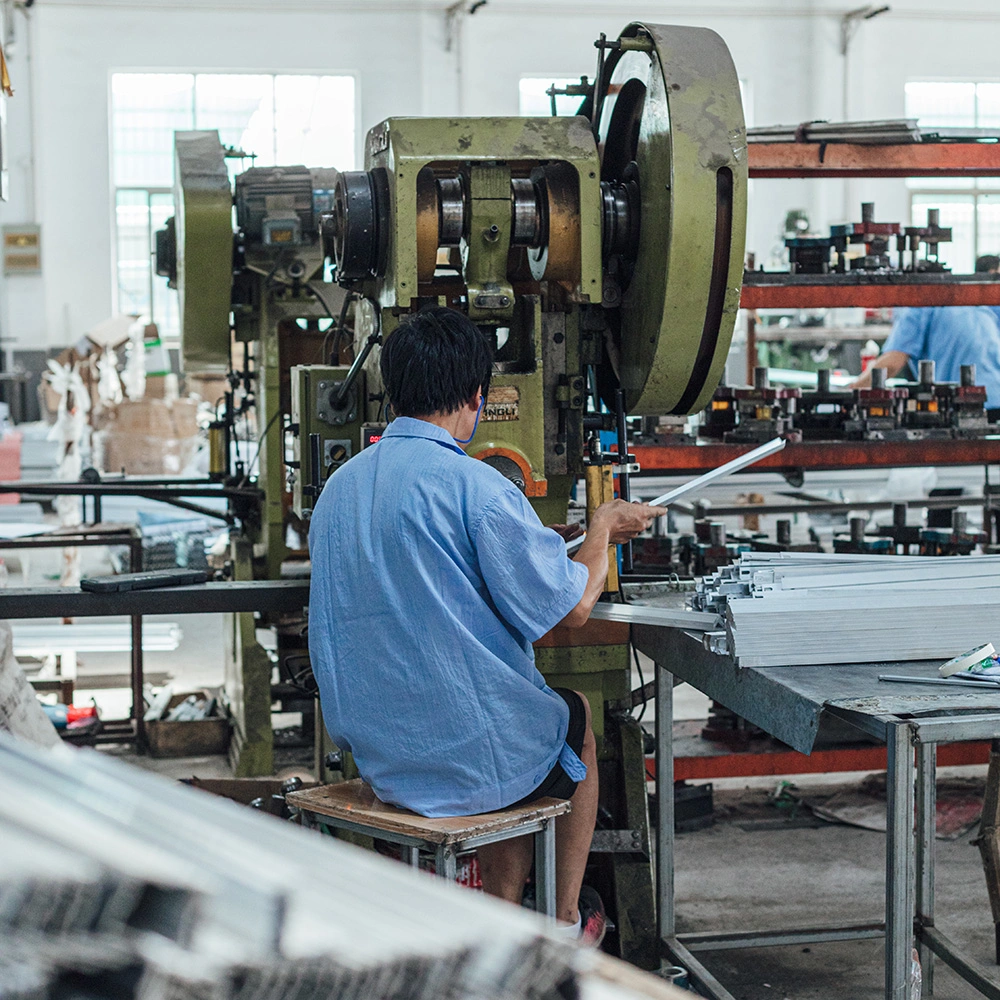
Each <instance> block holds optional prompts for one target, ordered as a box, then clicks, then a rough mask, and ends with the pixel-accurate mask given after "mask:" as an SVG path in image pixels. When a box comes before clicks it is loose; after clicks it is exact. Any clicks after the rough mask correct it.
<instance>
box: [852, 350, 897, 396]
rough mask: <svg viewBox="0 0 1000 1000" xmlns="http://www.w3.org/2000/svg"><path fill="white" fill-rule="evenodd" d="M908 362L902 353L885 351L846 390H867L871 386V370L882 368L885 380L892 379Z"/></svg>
mask: <svg viewBox="0 0 1000 1000" xmlns="http://www.w3.org/2000/svg"><path fill="white" fill-rule="evenodd" d="M909 362H910V356H909V354H904V353H903V352H902V351H886V352H885V354H880V355H879V356H878V357H877V358H876V359H875V360H874V361H873V362H872V363H871V364H870V365H869V366H868V369H867V371H865V373H864V374H863V375H862V376H861V378H857V379H855V380H854V381H853V382H852V383H851V384H850V385H849V386H848V389H867V388H869V387H870V386H871V384H872V368H884V369H885V377H886V378H894V377H895V376H896V375H898V374H899V373H900V372H901V371H902V370H903V369H904V368H905V367H906V365H908V364H909Z"/></svg>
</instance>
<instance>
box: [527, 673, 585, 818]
mask: <svg viewBox="0 0 1000 1000" xmlns="http://www.w3.org/2000/svg"><path fill="white" fill-rule="evenodd" d="M553 690H554V691H555V693H556V694H557V695H559V696H560V697H561V698H562V700H563V701H564V702H566V704H567V705H568V706H569V729H567V730H566V742H567V743H568V744H569V746H570V748H571V749H572V750H573V753H575V754H576V755H577V757H579V756H580V754H582V753H583V739H584V737H585V736H586V735H587V708H586V706H585V705H584V703H583V699H582V698H581V697H580V696H579V695H578V694H577V693H576V692H575V691H570V690H568V689H567V688H553ZM576 784H577V783H576V782H575V781H574V780H573V779H572V778H571V777H570V776H569V775H568V774H567V773H566V772H565V771H564V770H563V766H562V764H560V763H559V761H556V763H555V767H553V768H552V770H551V771H549V773H548V774H547V775H546V776H545V777H544V778H542V783H541V784H540V785H539V786H538V787H537V788H536V789H535V790H534V791H533V792H528V794H527V795H525V797H524V798H523V799H521V800H520V801H518V802H514V803H513V805H515V806H526V805H527V804H528V803H529V802H535V801H537V800H538V799H571V798H573V793H574V792H575V791H576Z"/></svg>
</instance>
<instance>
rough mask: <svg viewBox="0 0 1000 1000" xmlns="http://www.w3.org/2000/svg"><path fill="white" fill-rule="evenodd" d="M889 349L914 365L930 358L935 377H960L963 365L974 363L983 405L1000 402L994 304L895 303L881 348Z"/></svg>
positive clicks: (999, 327) (999, 332)
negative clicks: (908, 305)
mask: <svg viewBox="0 0 1000 1000" xmlns="http://www.w3.org/2000/svg"><path fill="white" fill-rule="evenodd" d="M891 351H900V352H901V353H903V354H905V355H906V356H907V357H908V358H910V361H911V367H912V368H913V369H916V366H917V363H918V362H920V361H924V360H928V361H933V362H934V367H935V371H934V378H935V380H936V381H938V382H958V381H959V379H960V377H961V367H962V365H975V366H976V384H977V385H982V386H985V387H986V405H987V407H988V408H989V409H991V410H992V409H996V408H998V407H1000V322H998V321H997V313H996V311H995V310H994V309H993V308H992V307H990V306H934V307H931V308H923V309H895V310H893V317H892V332H891V333H890V334H889V337H888V339H887V340H886V342H885V344H884V345H883V347H882V354H883V355H884V354H888V353H890V352H891ZM914 374H916V372H915V371H914Z"/></svg>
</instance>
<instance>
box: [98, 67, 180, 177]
mask: <svg viewBox="0 0 1000 1000" xmlns="http://www.w3.org/2000/svg"><path fill="white" fill-rule="evenodd" d="M193 87H194V77H193V76H192V75H191V74H190V73H115V74H113V75H112V77H111V142H112V149H113V150H114V159H113V167H112V169H113V172H114V179H115V184H117V185H120V186H133V187H138V186H143V187H170V186H171V185H172V184H173V175H174V166H173V164H174V130H175V129H189V128H193V127H194V116H193V112H192V99H193Z"/></svg>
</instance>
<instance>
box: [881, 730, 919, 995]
mask: <svg viewBox="0 0 1000 1000" xmlns="http://www.w3.org/2000/svg"><path fill="white" fill-rule="evenodd" d="M887 729H888V733H887V738H886V745H887V748H888V765H889V766H888V771H887V775H886V778H887V780H886V785H887V793H888V794H887V796H886V841H885V882H886V885H885V996H886V1000H912V997H911V991H910V968H911V965H912V949H913V875H914V839H915V838H914V832H913V779H914V774H915V768H914V765H913V743H912V740H911V729H910V726H909V725H908V724H907V723H905V722H891V723H890V724H889V725H888V727H887Z"/></svg>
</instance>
